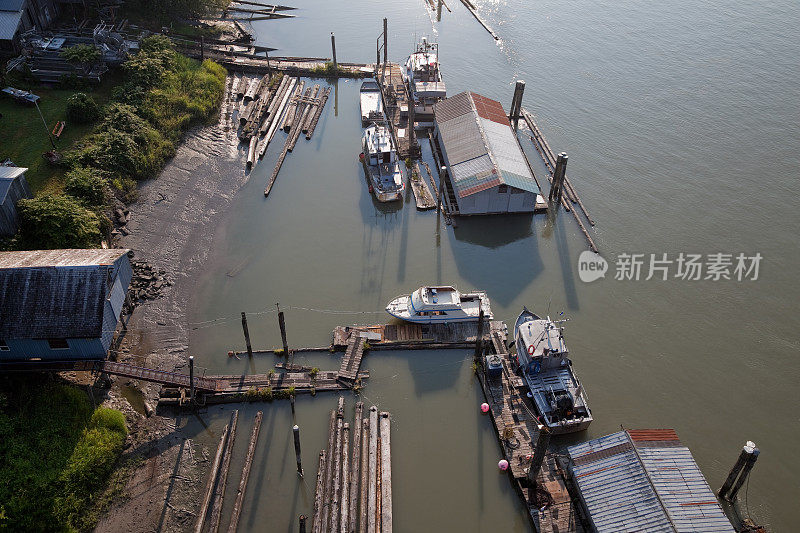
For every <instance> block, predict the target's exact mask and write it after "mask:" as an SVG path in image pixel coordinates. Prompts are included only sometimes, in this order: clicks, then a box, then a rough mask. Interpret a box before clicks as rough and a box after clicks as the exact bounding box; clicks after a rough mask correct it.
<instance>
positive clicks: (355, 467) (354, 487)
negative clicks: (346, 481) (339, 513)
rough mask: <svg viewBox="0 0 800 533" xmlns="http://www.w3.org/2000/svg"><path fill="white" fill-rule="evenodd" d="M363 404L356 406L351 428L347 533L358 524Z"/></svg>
mask: <svg viewBox="0 0 800 533" xmlns="http://www.w3.org/2000/svg"><path fill="white" fill-rule="evenodd" d="M363 411H364V403H363V402H358V403H357V404H356V416H355V422H354V426H353V436H352V440H353V455H352V461H351V462H352V465H351V468H350V516H349V518H348V532H349V533H355V531H356V524H357V522H358V496H359V493H358V484H359V481H360V480H361V441H362V439H363V437H362V433H363V427H364V421H363V420H362V419H361V417H362V416H363Z"/></svg>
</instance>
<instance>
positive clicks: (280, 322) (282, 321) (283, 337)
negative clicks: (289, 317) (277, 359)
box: [276, 304, 289, 356]
mask: <svg viewBox="0 0 800 533" xmlns="http://www.w3.org/2000/svg"><path fill="white" fill-rule="evenodd" d="M276 305H277V307H278V327H279V328H280V329H281V342H283V355H284V356H288V355H289V343H288V342H287V341H286V320H285V319H284V316H283V311H281V306H280V304H276Z"/></svg>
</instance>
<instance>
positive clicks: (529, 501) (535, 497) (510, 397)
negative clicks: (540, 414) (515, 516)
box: [478, 321, 584, 533]
mask: <svg viewBox="0 0 800 533" xmlns="http://www.w3.org/2000/svg"><path fill="white" fill-rule="evenodd" d="M489 338H490V340H491V344H490V348H491V351H493V352H494V354H495V355H496V356H498V357H500V358H501V360H502V364H503V371H502V373H501V375H500V376H497V377H490V376H489V375H488V374H487V372H486V365H485V364H480V365H479V370H478V380H479V381H480V384H481V387H482V389H483V393H484V396H485V397H486V402H487V403H488V404H489V408H490V411H489V414H490V416H491V419H492V424H493V425H494V427H495V430H496V431H497V439H498V441H499V443H500V446H501V448H502V452H503V456H504V458H505V459H506V460H507V461H508V464H509V469H508V471H509V474H510V477H511V479H512V484H513V485H514V488H515V489H516V491H517V493H518V494H519V496H520V498H522V501H523V502H524V504H525V507H526V509H527V510H528V515H529V517H530V519H531V523H532V524H533V525H534V527H535V528H536V531H538V532H540V533H550V532H578V533H582V532H583V531H584V528H583V525H582V522H581V519H580V512H581V511H580V509H579V507H578V505H577V504H576V503H573V498H572V496H571V495H570V493H569V491H568V488H567V479H566V475H565V474H564V471H563V470H562V468H561V466H560V465H559V463H558V461H557V458H556V456H555V455H553V454H552V453H550V452H549V451H548V450H547V445H546V444H545V443H546V442H547V441H548V440H549V439H541V437H542V435H541V432H542V431H544V426H542V425H541V424H539V422H538V420H537V419H536V415H535V414H534V412H533V411H532V409H533V407H532V405H530V401H529V400H527V398H526V396H525V393H526V391H527V387H526V386H525V384H524V382H523V379H522V378H521V377H519V376H517V375H516V374H514V372H513V371H512V363H511V355H510V354H509V353H508V349H507V348H506V342H507V339H508V328H507V327H506V325H505V324H504V323H503V322H499V321H493V322H492V323H491V327H490V332H489ZM537 443H539V444H540V446H539V449H537ZM542 444H543V445H542ZM537 458H542V459H541V460H542V463H541V467H540V468H539V470H538V472H537V473H536V475H535V476H531V475H530V468H531V465H532V464H534V465H535V464H536V463H537V462H538V461H537ZM534 468H535V467H534ZM531 477H533V479H534V481H533V482H532V481H531Z"/></svg>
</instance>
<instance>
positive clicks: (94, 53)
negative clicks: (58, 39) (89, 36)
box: [58, 44, 102, 63]
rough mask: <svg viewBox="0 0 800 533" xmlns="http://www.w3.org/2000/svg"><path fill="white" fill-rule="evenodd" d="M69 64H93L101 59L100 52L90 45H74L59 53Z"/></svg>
mask: <svg viewBox="0 0 800 533" xmlns="http://www.w3.org/2000/svg"><path fill="white" fill-rule="evenodd" d="M58 55H60V56H61V57H63V58H64V59H66V60H67V61H69V62H70V63H93V62H94V61H99V60H100V58H101V57H102V54H101V53H100V50H99V49H98V48H97V47H95V46H94V45H91V44H76V45H75V46H70V47H69V48H64V49H63V50H61V52H59V54H58Z"/></svg>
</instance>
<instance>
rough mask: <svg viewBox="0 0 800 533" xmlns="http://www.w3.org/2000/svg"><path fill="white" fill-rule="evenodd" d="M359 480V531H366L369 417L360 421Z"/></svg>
mask: <svg viewBox="0 0 800 533" xmlns="http://www.w3.org/2000/svg"><path fill="white" fill-rule="evenodd" d="M361 425H362V428H363V429H362V432H361V481H360V487H359V489H358V492H359V497H358V507H359V528H358V530H359V531H360V532H361V533H365V532H366V531H367V504H368V501H369V497H368V494H367V493H368V486H369V440H370V437H369V419H368V418H365V419H363V420H362V421H361Z"/></svg>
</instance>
